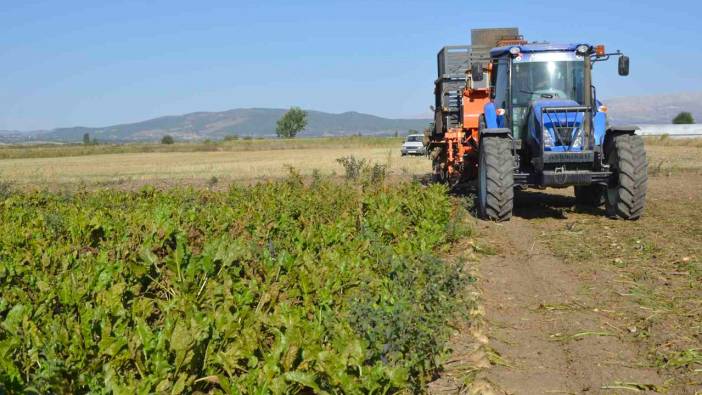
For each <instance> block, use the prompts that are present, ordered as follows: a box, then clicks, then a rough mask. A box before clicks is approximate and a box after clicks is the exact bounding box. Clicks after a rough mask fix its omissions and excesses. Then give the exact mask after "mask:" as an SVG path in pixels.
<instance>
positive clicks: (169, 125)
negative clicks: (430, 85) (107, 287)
mask: <svg viewBox="0 0 702 395" xmlns="http://www.w3.org/2000/svg"><path fill="white" fill-rule="evenodd" d="M285 111H286V110H284V109H269V108H250V109H234V110H229V111H222V112H194V113H190V114H185V115H176V116H164V117H159V118H154V119H150V120H147V121H143V122H137V123H130V124H121V125H114V126H106V127H71V128H59V129H53V130H49V131H35V132H27V133H18V132H14V131H13V132H0V141H2V140H5V141H8V140H13V141H16V140H17V139H18V137H19V138H22V139H24V140H27V139H28V138H29V139H32V140H42V141H80V140H81V139H82V138H83V135H84V134H85V133H89V134H90V136H91V137H93V138H97V139H98V140H99V141H154V140H158V139H160V138H161V137H162V136H163V135H165V134H169V135H171V136H174V137H175V138H176V139H177V140H202V139H221V138H222V137H224V136H227V135H232V134H237V135H239V136H257V137H266V136H275V125H276V121H277V120H278V119H279V118H280V117H281V116H282V115H283V114H284V113H285ZM308 121H309V124H308V126H307V128H306V129H305V131H303V132H302V135H304V136H329V135H332V136H333V135H349V134H357V133H361V134H364V135H369V134H370V135H372V134H392V133H394V132H395V131H398V132H400V133H405V132H407V130H409V129H417V130H422V129H423V128H425V127H426V126H427V125H428V124H429V122H430V121H429V120H423V119H388V118H382V117H378V116H374V115H369V114H362V113H358V112H345V113H341V114H331V113H325V112H321V111H308ZM3 137H4V138H3Z"/></svg>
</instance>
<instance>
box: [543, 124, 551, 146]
mask: <svg viewBox="0 0 702 395" xmlns="http://www.w3.org/2000/svg"><path fill="white" fill-rule="evenodd" d="M542 129H543V131H544V137H543V138H544V147H553V137H551V133H549V131H548V128H547V127H543V128H542Z"/></svg>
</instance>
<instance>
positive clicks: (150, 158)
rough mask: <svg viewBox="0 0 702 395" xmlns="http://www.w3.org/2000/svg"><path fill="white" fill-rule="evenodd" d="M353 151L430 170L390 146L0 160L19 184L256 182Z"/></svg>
mask: <svg viewBox="0 0 702 395" xmlns="http://www.w3.org/2000/svg"><path fill="white" fill-rule="evenodd" d="M349 155H354V156H356V157H358V158H364V159H367V160H369V161H372V162H374V163H379V164H382V165H386V166H387V168H388V171H389V175H391V176H392V175H410V176H413V175H424V174H426V173H428V172H429V171H430V170H431V164H430V161H429V160H427V159H426V158H425V157H401V156H400V153H399V145H397V146H396V147H393V148H374V147H363V146H355V147H349V148H346V147H324V148H298V149H281V150H276V149H267V150H251V151H243V150H242V151H213V152H169V153H124V154H100V155H85V156H72V157H53V158H25V159H6V160H0V176H1V177H2V178H3V179H5V180H7V181H11V182H13V183H14V184H15V185H17V186H19V187H27V186H45V185H46V186H49V187H51V186H56V185H65V184H79V183H84V184H87V185H94V184H131V183H135V184H143V183H145V182H151V181H154V182H163V181H167V180H171V181H172V182H175V183H199V182H202V180H211V179H213V177H216V179H217V180H220V181H224V182H227V181H235V182H240V181H245V182H248V181H256V180H260V179H267V178H276V177H281V176H284V175H286V174H287V173H288V172H289V167H291V166H292V167H294V168H295V169H296V170H298V171H299V172H300V173H301V174H302V175H312V173H313V172H314V171H318V172H319V173H320V174H322V175H341V174H343V168H342V167H341V165H340V164H339V163H337V162H336V159H337V158H340V157H342V156H349Z"/></svg>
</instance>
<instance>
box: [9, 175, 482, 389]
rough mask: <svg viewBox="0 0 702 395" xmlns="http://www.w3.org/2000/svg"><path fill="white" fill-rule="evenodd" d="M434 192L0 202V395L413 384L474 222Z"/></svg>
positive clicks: (264, 188) (184, 194)
mask: <svg viewBox="0 0 702 395" xmlns="http://www.w3.org/2000/svg"><path fill="white" fill-rule="evenodd" d="M455 210H456V208H455V207H453V205H452V204H451V202H450V200H449V197H448V196H447V194H446V191H445V189H444V188H443V187H441V186H430V187H424V186H421V185H419V184H416V183H406V184H400V185H393V186H383V185H379V186H378V185H376V186H372V185H360V184H353V183H338V182H333V181H329V180H324V179H316V180H315V181H314V182H313V183H312V184H311V185H305V184H304V183H303V182H302V181H301V180H300V179H299V178H296V177H294V176H293V177H291V178H290V179H288V180H284V181H280V182H269V183H262V184H259V185H256V186H251V187H232V188H231V189H230V190H229V191H227V192H212V191H202V190H190V189H176V190H167V191H157V190H154V189H153V188H149V187H146V188H144V189H142V190H140V191H138V192H123V191H92V192H91V191H82V192H80V191H79V192H75V193H64V194H58V193H49V192H15V193H9V194H6V195H5V196H3V197H0V393H2V392H20V391H22V392H36V393H50V392H53V393H124V394H136V393H143V394H147V393H154V392H158V393H164V392H167V393H173V394H177V393H192V392H195V391H202V392H213V393H254V392H255V393H268V392H272V393H290V392H292V393H299V392H309V391H314V392H335V393H368V392H374V393H382V392H396V391H402V390H409V391H414V390H417V389H419V388H421V387H422V386H423V385H424V384H425V382H426V380H427V379H428V378H429V377H431V375H432V374H434V373H435V371H436V368H437V360H438V359H439V357H440V356H441V355H442V353H444V352H445V342H446V339H447V335H448V327H447V323H448V321H449V320H450V319H451V318H452V314H454V312H455V311H456V305H457V298H458V297H459V294H460V291H461V290H462V289H463V286H464V285H463V281H464V279H463V278H462V275H461V272H460V267H459V266H458V265H457V264H454V263H450V262H444V261H441V260H439V259H438V258H437V257H436V256H437V254H438V253H439V252H440V251H441V249H442V248H443V249H445V248H447V246H448V245H449V244H450V243H451V242H453V241H454V240H456V239H459V238H461V237H465V236H467V232H469V229H466V228H465V227H463V226H461V224H460V223H458V222H456V218H457V215H456V212H455Z"/></svg>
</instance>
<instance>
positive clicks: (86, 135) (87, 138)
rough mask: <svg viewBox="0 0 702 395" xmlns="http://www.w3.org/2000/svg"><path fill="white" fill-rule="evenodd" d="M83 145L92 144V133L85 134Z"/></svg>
mask: <svg viewBox="0 0 702 395" xmlns="http://www.w3.org/2000/svg"><path fill="white" fill-rule="evenodd" d="M83 144H85V145H88V144H90V133H85V134H83Z"/></svg>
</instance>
